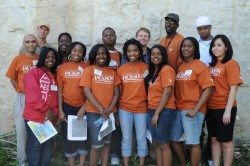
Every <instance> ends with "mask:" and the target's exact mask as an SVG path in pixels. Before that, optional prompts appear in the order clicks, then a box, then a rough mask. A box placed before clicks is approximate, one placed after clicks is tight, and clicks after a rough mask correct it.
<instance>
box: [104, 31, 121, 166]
mask: <svg viewBox="0 0 250 166" xmlns="http://www.w3.org/2000/svg"><path fill="white" fill-rule="evenodd" d="M102 42H103V44H104V46H105V47H106V48H107V49H108V50H109V54H110V58H111V60H110V63H109V68H111V69H113V70H115V71H116V70H117V68H118V67H120V66H121V60H122V55H121V53H120V52H119V51H117V50H116V49H115V44H116V33H115V30H114V29H113V28H111V27H106V28H105V29H104V30H103V31H102ZM115 119H116V120H118V116H117V113H116V114H115ZM115 127H116V130H115V131H113V132H112V138H111V144H110V162H111V165H117V164H120V158H121V140H122V131H121V127H120V125H119V123H116V124H115Z"/></svg>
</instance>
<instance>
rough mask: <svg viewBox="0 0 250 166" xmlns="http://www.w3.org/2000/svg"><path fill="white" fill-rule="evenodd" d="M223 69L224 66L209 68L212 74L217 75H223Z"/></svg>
mask: <svg viewBox="0 0 250 166" xmlns="http://www.w3.org/2000/svg"><path fill="white" fill-rule="evenodd" d="M222 70H223V68H217V67H214V68H211V69H210V70H209V72H210V74H211V76H214V77H217V76H221V72H222Z"/></svg>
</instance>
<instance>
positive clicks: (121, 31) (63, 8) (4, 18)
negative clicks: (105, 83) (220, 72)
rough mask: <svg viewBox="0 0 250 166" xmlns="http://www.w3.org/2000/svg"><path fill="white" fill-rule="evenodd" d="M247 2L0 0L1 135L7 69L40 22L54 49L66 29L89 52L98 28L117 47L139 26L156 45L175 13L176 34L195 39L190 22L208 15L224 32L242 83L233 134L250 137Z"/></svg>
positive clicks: (6, 122)
mask: <svg viewBox="0 0 250 166" xmlns="http://www.w3.org/2000/svg"><path fill="white" fill-rule="evenodd" d="M249 11H250V1H248V0H210V1H206V0H200V1H195V0H187V1H182V0H157V1H154V0H73V1H72V0H60V1H58V0H0V16H1V17H0V34H1V37H0V57H1V59H0V89H1V91H0V92H1V95H0V112H1V115H0V133H4V132H7V131H10V130H12V129H13V126H14V120H15V117H14V115H15V114H14V100H15V92H14V90H13V88H12V87H11V84H10V82H9V80H8V79H7V78H6V77H5V73H6V71H7V68H8V66H9V64H10V62H11V60H12V59H13V57H14V56H16V55H17V54H18V50H19V48H20V46H21V43H22V39H23V36H24V35H25V34H28V33H34V34H36V27H37V25H38V24H40V23H42V22H43V23H44V22H45V23H48V24H50V27H51V31H50V34H49V36H48V42H50V43H53V44H54V46H55V47H57V37H58V35H59V34H60V33H62V32H69V33H70V34H71V35H72V36H73V40H74V41H81V42H83V43H84V44H86V45H87V47H88V50H89V49H90V48H91V46H93V45H94V44H96V43H100V42H101V32H102V30H103V29H104V28H105V27H107V26H110V27H113V28H114V29H115V30H116V33H117V46H116V47H117V48H118V49H119V50H121V48H122V45H123V43H124V42H125V41H126V39H129V38H131V37H134V36H135V32H136V30H137V29H138V28H140V27H147V28H148V29H150V31H151V41H150V46H152V45H154V44H157V43H159V40H160V38H162V37H163V36H164V35H165V34H166V32H165V29H164V17H165V16H166V14H167V13H168V12H174V13H178V14H179V16H180V27H179V29H178V32H179V33H181V34H183V35H184V36H195V37H198V34H197V31H196V28H195V25H194V22H195V19H196V18H197V17H199V16H202V15H206V16H209V17H210V18H211V20H212V21H213V28H212V34H213V35H216V34H221V33H223V34H226V35H227V36H228V37H229V38H230V40H231V42H232V45H233V48H234V51H235V53H234V58H235V59H236V60H237V61H238V62H239V63H240V66H241V73H242V76H243V78H244V85H243V86H242V87H240V88H239V93H238V96H237V98H238V117H239V120H237V122H236V130H235V138H236V139H238V140H245V141H247V140H250V130H249V126H250V121H249V119H250V114H249V109H250V104H249V103H250V95H249V94H250V93H249V92H250V88H249V84H250V74H249V73H250V65H249V64H250V58H249V57H250V56H249V53H250V47H249V44H250V42H249V41H250V32H249V29H250V23H249V20H250V12H249Z"/></svg>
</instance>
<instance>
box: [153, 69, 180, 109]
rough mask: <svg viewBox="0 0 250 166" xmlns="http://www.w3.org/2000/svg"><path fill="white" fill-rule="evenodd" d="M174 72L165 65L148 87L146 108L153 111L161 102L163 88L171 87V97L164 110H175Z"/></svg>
mask: <svg viewBox="0 0 250 166" xmlns="http://www.w3.org/2000/svg"><path fill="white" fill-rule="evenodd" d="M174 83H175V72H174V69H173V68H172V67H171V66H169V65H165V66H164V67H163V68H162V69H161V71H160V72H159V74H158V77H157V78H156V80H155V82H154V83H152V84H149V87H148V108H149V109H153V110H155V109H156V108H157V107H158V105H159V103H160V100H161V97H162V93H163V88H167V87H172V93H171V96H170V98H169V100H168V102H167V104H166V106H165V108H172V109H176V106H175V97H174Z"/></svg>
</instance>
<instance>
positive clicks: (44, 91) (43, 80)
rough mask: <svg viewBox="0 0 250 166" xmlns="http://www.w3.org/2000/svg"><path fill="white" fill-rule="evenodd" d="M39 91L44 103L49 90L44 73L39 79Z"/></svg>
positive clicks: (48, 83)
mask: <svg viewBox="0 0 250 166" xmlns="http://www.w3.org/2000/svg"><path fill="white" fill-rule="evenodd" d="M40 89H41V93H42V100H43V101H46V100H47V96H48V92H49V89H50V79H49V77H48V75H47V74H46V73H44V74H43V76H42V77H41V78H40Z"/></svg>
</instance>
